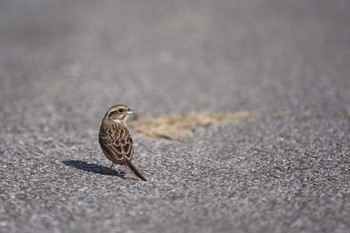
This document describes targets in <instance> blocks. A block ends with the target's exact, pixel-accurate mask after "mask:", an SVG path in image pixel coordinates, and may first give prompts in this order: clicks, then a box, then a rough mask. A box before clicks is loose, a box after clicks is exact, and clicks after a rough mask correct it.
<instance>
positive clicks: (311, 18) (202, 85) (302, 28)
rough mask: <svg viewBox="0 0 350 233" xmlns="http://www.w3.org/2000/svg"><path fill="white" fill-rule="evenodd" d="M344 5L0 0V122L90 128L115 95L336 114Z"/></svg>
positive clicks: (344, 45)
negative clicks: (311, 110)
mask: <svg viewBox="0 0 350 233" xmlns="http://www.w3.org/2000/svg"><path fill="white" fill-rule="evenodd" d="M349 9H350V8H349V1H346V0H344V1H341V0H336V1H326V0H324V1H317V3H315V2H313V1H303V0H296V1H294V0H293V1H278V0H262V1H244V0H236V1H231V0H227V1H225V0H222V1H206V0H202V1H196V0H192V1H159V0H150V1H147V2H138V1H122V0H118V1H115V0H101V1H90V0H89V1H65V0H58V1H47V0H30V1H28V0H26V1H23V0H22V1H21V0H14V1H13V0H11V1H1V3H0V34H1V37H0V75H1V76H0V88H1V99H0V108H1V119H2V120H1V124H2V125H1V130H2V131H8V130H13V128H16V130H28V129H32V130H44V129H46V130H48V129H49V128H51V129H54V130H59V129H61V130H62V131H65V130H66V129H72V130H75V129H76V128H77V127H78V128H80V127H87V128H88V129H91V130H95V129H96V128H98V124H99V120H100V119H101V118H102V117H103V115H104V112H105V111H106V109H107V108H108V107H109V106H111V105H113V104H116V103H124V104H128V105H129V106H131V107H132V108H134V109H136V110H138V111H139V112H140V113H141V115H143V116H148V117H149V116H156V115H160V114H165V113H185V112H192V111H204V110H209V111H220V112H232V111H239V110H249V111H254V112H257V113H265V114H270V113H273V112H276V111H278V112H286V113H287V114H297V115H300V114H301V113H305V112H307V111H308V109H309V108H310V106H313V107H315V108H318V109H319V112H318V114H324V113H330V112H334V111H340V112H342V111H343V112H344V111H345V112H346V111H347V108H348V103H347V102H346V100H348V99H349V91H348V87H349V78H348V74H349V73H350V66H349V59H346V58H349V38H350V33H349V23H348V22H350V16H349V13H348V12H349ZM14 109H15V110H14ZM9 118H11V119H12V120H11V121H13V120H16V125H13V124H6V121H7V120H8V119H9ZM9 125H11V129H8V128H7V127H10V126H9Z"/></svg>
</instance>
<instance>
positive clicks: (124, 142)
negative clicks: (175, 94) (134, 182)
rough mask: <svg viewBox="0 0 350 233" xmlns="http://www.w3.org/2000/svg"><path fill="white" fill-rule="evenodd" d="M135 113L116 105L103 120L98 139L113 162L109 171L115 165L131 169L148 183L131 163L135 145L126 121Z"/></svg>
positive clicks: (126, 107)
mask: <svg viewBox="0 0 350 233" xmlns="http://www.w3.org/2000/svg"><path fill="white" fill-rule="evenodd" d="M133 114H135V112H134V111H133V110H132V109H130V108H129V107H128V106H126V105H115V106H112V107H110V108H109V109H108V111H107V113H106V115H105V116H104V118H103V120H102V124H101V127H100V133H99V135H98V139H99V142H100V145H101V148H102V151H103V153H104V154H105V156H106V157H107V159H109V160H110V161H111V162H112V165H111V166H110V167H109V169H112V167H113V165H114V164H120V165H124V169H125V172H126V168H127V167H129V168H130V170H131V171H133V172H134V173H135V175H136V176H137V177H139V178H140V179H141V180H144V181H147V180H146V178H145V177H144V176H143V175H142V174H141V173H140V172H139V170H137V168H136V167H135V165H134V164H132V163H131V160H132V157H133V155H134V145H133V142H132V138H131V137H130V134H129V130H128V127H127V125H126V120H127V119H128V118H129V116H130V115H133Z"/></svg>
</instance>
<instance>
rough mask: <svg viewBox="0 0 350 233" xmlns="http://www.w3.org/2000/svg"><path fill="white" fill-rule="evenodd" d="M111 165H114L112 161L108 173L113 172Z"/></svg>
mask: <svg viewBox="0 0 350 233" xmlns="http://www.w3.org/2000/svg"><path fill="white" fill-rule="evenodd" d="M113 166H114V163H112V164H111V166H109V170H108V173H109V174H110V175H112V174H113V170H112V167H113Z"/></svg>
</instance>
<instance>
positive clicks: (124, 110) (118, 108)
mask: <svg viewBox="0 0 350 233" xmlns="http://www.w3.org/2000/svg"><path fill="white" fill-rule="evenodd" d="M133 114H135V111H134V110H132V109H130V108H129V107H128V106H126V105H120V104H119V105H114V106H112V107H110V108H109V109H108V111H107V113H106V115H105V117H104V120H110V121H113V122H116V123H123V124H126V120H127V119H128V118H129V116H131V115H133Z"/></svg>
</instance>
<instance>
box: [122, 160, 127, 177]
mask: <svg viewBox="0 0 350 233" xmlns="http://www.w3.org/2000/svg"><path fill="white" fill-rule="evenodd" d="M123 165H124V171H123V172H124V173H125V174H126V169H127V168H126V162H125V160H124V159H123Z"/></svg>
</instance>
